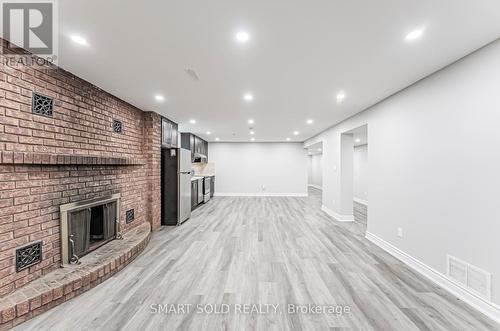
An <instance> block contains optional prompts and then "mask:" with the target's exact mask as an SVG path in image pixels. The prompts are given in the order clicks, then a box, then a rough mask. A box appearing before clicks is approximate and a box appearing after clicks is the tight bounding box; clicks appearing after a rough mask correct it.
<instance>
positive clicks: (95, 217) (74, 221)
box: [68, 201, 117, 258]
mask: <svg viewBox="0 0 500 331" xmlns="http://www.w3.org/2000/svg"><path fill="white" fill-rule="evenodd" d="M116 205H117V202H116V201H113V202H109V203H106V204H102V205H97V206H94V207H90V208H84V209H80V210H75V211H72V212H70V213H69V214H68V221H69V222H68V225H69V229H68V230H69V232H68V234H69V236H68V247H69V257H70V258H71V257H72V256H75V255H76V256H77V257H78V258H80V257H82V256H83V255H85V254H87V253H89V252H91V251H92V250H94V249H96V248H98V247H100V246H102V245H104V244H105V243H107V242H109V241H110V240H113V239H114V238H115V237H116V216H117V215H116Z"/></svg>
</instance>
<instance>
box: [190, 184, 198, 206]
mask: <svg viewBox="0 0 500 331" xmlns="http://www.w3.org/2000/svg"><path fill="white" fill-rule="evenodd" d="M196 206H198V181H197V180H192V181H191V210H193V209H195V208H196Z"/></svg>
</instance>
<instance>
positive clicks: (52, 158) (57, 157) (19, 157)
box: [0, 151, 146, 165]
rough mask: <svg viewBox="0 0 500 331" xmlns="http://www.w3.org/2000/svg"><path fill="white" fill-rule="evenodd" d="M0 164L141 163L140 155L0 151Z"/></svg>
mask: <svg viewBox="0 0 500 331" xmlns="http://www.w3.org/2000/svg"><path fill="white" fill-rule="evenodd" d="M0 164H46V165H143V164H146V161H145V160H144V159H143V158H140V157H137V158H135V157H108V156H91V155H64V154H47V153H31V152H8V151H0Z"/></svg>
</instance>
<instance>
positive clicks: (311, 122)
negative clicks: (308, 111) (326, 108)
mask: <svg viewBox="0 0 500 331" xmlns="http://www.w3.org/2000/svg"><path fill="white" fill-rule="evenodd" d="M306 123H307V124H313V123H314V121H313V120H312V119H308V120H307V121H306Z"/></svg>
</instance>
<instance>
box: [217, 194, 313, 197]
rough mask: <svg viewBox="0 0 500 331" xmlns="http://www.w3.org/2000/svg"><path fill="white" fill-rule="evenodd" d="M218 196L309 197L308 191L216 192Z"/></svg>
mask: <svg viewBox="0 0 500 331" xmlns="http://www.w3.org/2000/svg"><path fill="white" fill-rule="evenodd" d="M214 195H215V196H217V197H307V193H215V194H214Z"/></svg>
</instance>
